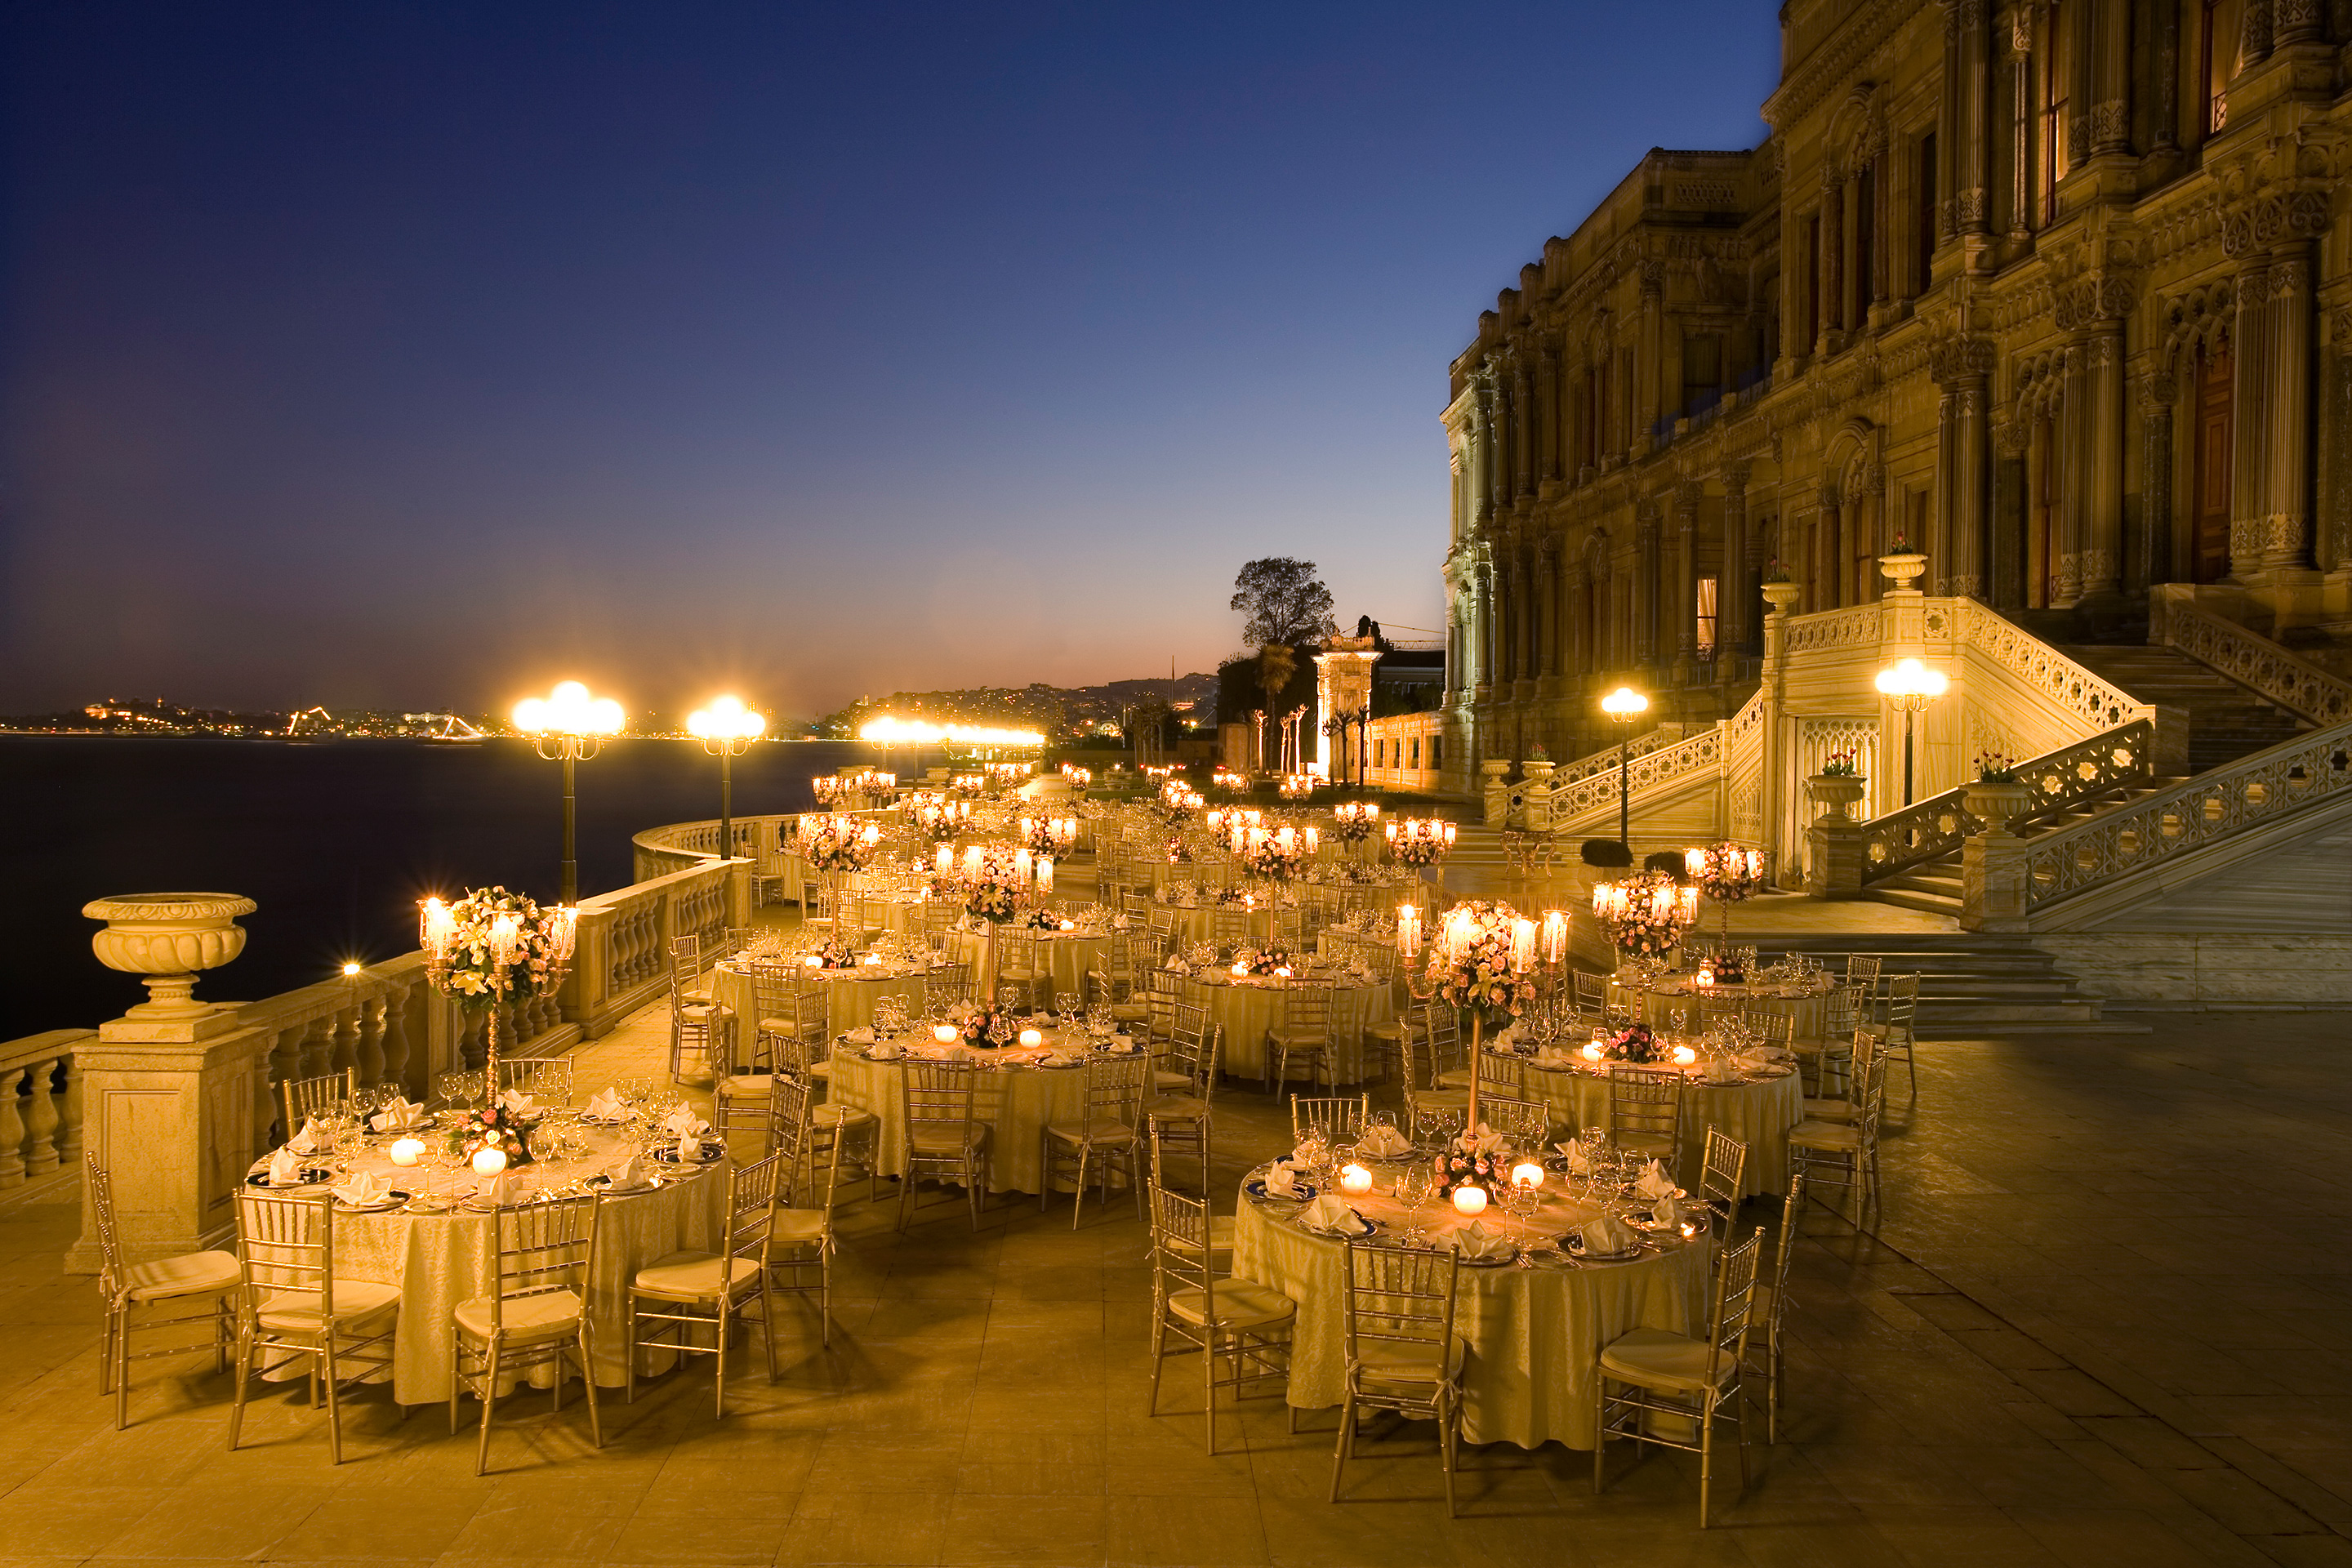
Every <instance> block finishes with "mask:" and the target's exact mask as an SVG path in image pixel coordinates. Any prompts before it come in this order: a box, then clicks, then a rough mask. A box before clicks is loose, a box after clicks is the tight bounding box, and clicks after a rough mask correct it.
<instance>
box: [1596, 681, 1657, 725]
mask: <svg viewBox="0 0 2352 1568" xmlns="http://www.w3.org/2000/svg"><path fill="white" fill-rule="evenodd" d="M1649 706H1650V700H1649V699H1648V698H1646V697H1644V696H1643V695H1642V694H1641V693H1640V692H1638V691H1636V690H1634V689H1633V688H1632V687H1630V686H1621V687H1619V688H1618V689H1616V690H1614V691H1612V692H1611V693H1610V694H1609V695H1608V696H1606V697H1604V698H1602V699H1601V711H1602V712H1603V713H1606V714H1608V715H1609V717H1611V718H1612V719H1618V720H1624V719H1631V718H1633V715H1635V714H1636V713H1639V712H1642V711H1643V710H1645V709H1647V708H1648V707H1649Z"/></svg>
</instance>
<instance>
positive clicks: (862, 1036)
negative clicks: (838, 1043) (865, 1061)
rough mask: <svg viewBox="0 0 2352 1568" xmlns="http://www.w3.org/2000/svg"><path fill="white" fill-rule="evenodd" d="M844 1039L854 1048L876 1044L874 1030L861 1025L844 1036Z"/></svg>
mask: <svg viewBox="0 0 2352 1568" xmlns="http://www.w3.org/2000/svg"><path fill="white" fill-rule="evenodd" d="M842 1038H843V1039H845V1040H847V1041H848V1042H849V1043H850V1044H851V1045H853V1046H870V1045H872V1044H873V1043H874V1030H873V1029H872V1027H871V1026H866V1025H860V1026H858V1027H856V1028H855V1029H852V1030H850V1031H849V1033H847V1034H846V1035H844V1036H843V1037H842Z"/></svg>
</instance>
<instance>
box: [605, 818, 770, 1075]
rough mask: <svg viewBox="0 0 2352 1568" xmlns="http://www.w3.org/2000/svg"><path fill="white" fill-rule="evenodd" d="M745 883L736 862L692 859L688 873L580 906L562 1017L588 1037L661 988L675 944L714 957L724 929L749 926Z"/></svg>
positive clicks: (743, 867) (747, 872)
mask: <svg viewBox="0 0 2352 1568" xmlns="http://www.w3.org/2000/svg"><path fill="white" fill-rule="evenodd" d="M639 837H640V838H642V837H644V836H643V835H640V836H639ZM750 920H751V867H750V866H749V865H747V864H746V863H744V862H743V861H741V860H732V861H730V860H722V859H719V858H716V857H715V856H704V855H698V856H697V857H696V860H695V864H694V865H693V866H692V867H691V868H688V869H686V870H681V871H672V872H670V873H668V874H667V875H665V876H658V877H654V878H651V879H647V880H645V881H641V882H635V883H632V884H631V885H630V886H628V887H625V888H622V889H618V890H616V891H614V892H610V893H600V894H598V895H597V896H596V897H594V898H593V899H583V900H581V903H580V937H579V945H578V949H577V951H576V952H574V953H573V955H572V975H571V978H570V979H569V980H567V981H566V982H565V983H564V987H563V1001H564V1013H565V1016H567V1017H568V1018H570V1020H571V1021H572V1023H573V1024H575V1025H577V1026H579V1027H580V1028H581V1029H582V1030H583V1032H584V1033H585V1034H586V1035H588V1036H589V1037H591V1038H593V1037H596V1036H599V1035H602V1034H604V1032H605V1031H606V1030H608V1029H610V1028H611V1027H612V1026H613V1025H614V1024H615V1023H617V1022H618V1021H619V1020H620V1019H621V1018H622V1017H624V1016H626V1015H627V1014H630V1013H633V1012H635V1010H636V1009H638V1008H639V1007H642V1006H644V1005H646V1003H648V1002H651V1001H653V1000H654V999H655V998H656V996H658V995H659V994H661V992H662V989H663V988H664V987H665V986H666V985H667V984H668V954H669V944H670V942H671V941H672V940H673V939H675V938H677V937H681V936H694V937H699V938H701V940H702V951H703V952H704V953H705V954H706V955H709V957H712V958H716V957H717V956H718V955H719V953H720V952H722V951H723V950H724V946H725V942H726V936H727V928H728V927H730V926H740V925H744V924H748V923H749V922H750Z"/></svg>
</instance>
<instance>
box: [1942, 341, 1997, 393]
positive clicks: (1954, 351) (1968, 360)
mask: <svg viewBox="0 0 2352 1568" xmlns="http://www.w3.org/2000/svg"><path fill="white" fill-rule="evenodd" d="M1993 358H1994V355H1993V346H1992V340H1990V338H1982V337H1977V336H1974V335H1970V336H1968V337H1953V338H1945V339H1942V340H1940V341H1939V342H1937V343H1935V344H1934V345H1933V346H1931V347H1930V348H1929V349H1928V350H1927V374H1929V375H1930V376H1932V377H1933V378H1934V379H1935V381H1936V384H1937V385H1939V386H1948V385H1950V384H1952V383H1953V382H1956V381H1959V380H1962V379H1965V378H1969V377H1978V376H1988V375H1990V374H1992V367H1993Z"/></svg>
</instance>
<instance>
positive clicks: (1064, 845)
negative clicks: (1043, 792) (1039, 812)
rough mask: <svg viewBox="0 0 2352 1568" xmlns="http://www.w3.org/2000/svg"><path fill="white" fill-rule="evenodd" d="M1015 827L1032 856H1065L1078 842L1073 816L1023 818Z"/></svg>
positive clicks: (1076, 820) (1075, 819)
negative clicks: (1019, 830)
mask: <svg viewBox="0 0 2352 1568" xmlns="http://www.w3.org/2000/svg"><path fill="white" fill-rule="evenodd" d="M1017 826H1019V827H1020V829H1021V842H1022V843H1024V844H1025V845H1027V846H1028V847H1029V852H1030V853H1031V854H1033V855H1066V854H1068V853H1069V851H1070V850H1071V848H1072V847H1074V846H1076V843H1077V841H1078V819H1077V818H1076V817H1075V816H1024V817H1023V818H1022V819H1021V820H1020V822H1019V823H1018V824H1017Z"/></svg>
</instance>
